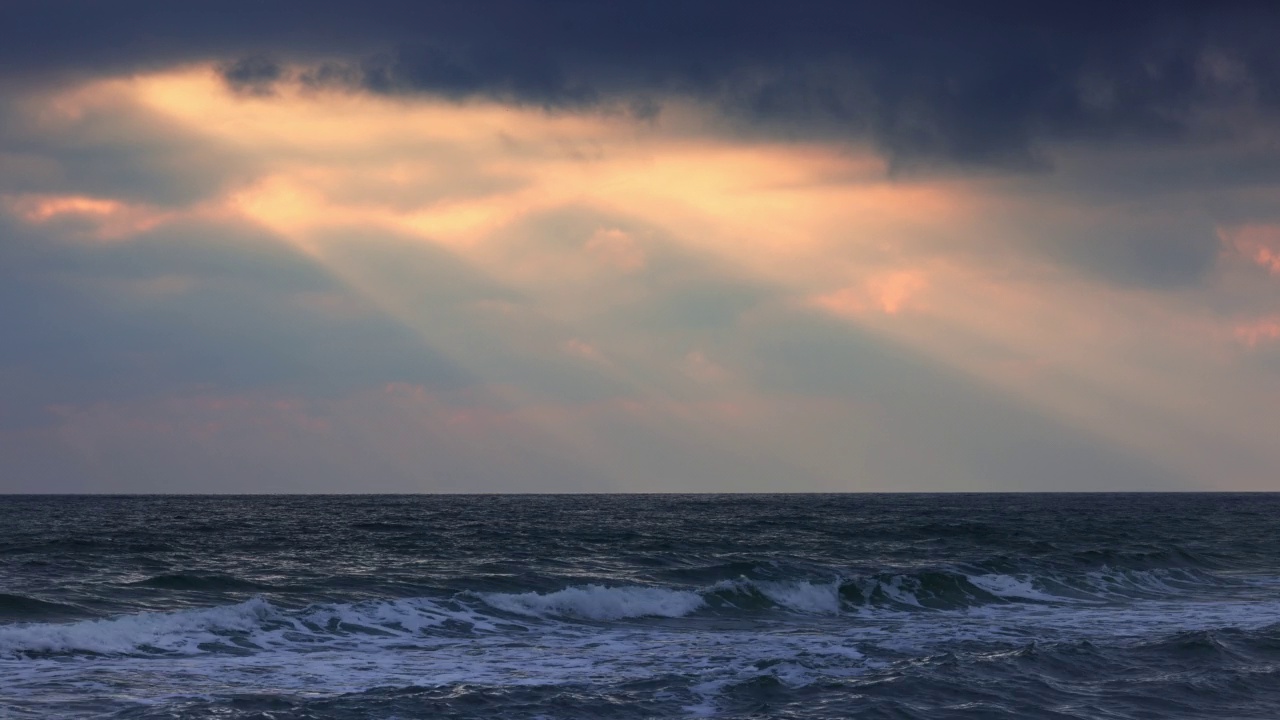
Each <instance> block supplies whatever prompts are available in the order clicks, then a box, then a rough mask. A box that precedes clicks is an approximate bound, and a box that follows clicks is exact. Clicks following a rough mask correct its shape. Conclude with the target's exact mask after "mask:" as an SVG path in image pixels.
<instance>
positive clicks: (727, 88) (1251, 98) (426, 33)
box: [0, 0, 1280, 168]
mask: <svg viewBox="0 0 1280 720" xmlns="http://www.w3.org/2000/svg"><path fill="white" fill-rule="evenodd" d="M1278 20H1280V8H1277V6H1275V5H1274V4H1268V3H1175V2H1129V3H1101V2H1073V3H1054V4H1045V3H1023V2H984V3H948V2H932V3H926V2H894V3H881V2H874V3H873V2H865V3H840V2H696V3H688V2H646V3H640V2H631V3H599V2H469V3H445V2H440V3H431V2H408V1H402V2H394V1H393V2H386V1H384V2H377V1H372V2H360V3H351V2H334V1H333V0H317V1H315V2H267V3H263V2H236V1H226V0H224V1H222V2H217V3H209V2H183V3H163V2H142V1H138V0H134V1H132V2H129V1H121V2H111V3H103V2H89V1H81V2H76V1H70V0H69V1H64V2H59V1H57V0H39V1H31V2H10V3H7V4H6V7H5V9H4V10H0V27H3V28H4V29H3V30H0V68H2V69H0V73H3V75H4V79H5V81H6V82H10V83H12V82H22V81H24V80H28V81H30V80H35V81H37V82H47V81H48V79H50V78H58V77H61V78H67V77H76V76H80V75H83V74H91V73H98V72H109V73H110V72H127V71H136V70H146V69H153V68H156V67H158V66H165V65H168V64H172V63H177V62H182V61H188V60H210V59H213V60H217V61H219V62H221V63H222V64H223V67H224V70H225V75H226V78H227V80H228V81H229V82H230V83H232V84H233V85H235V86H237V87H239V88H241V89H243V90H245V91H247V92H254V93H265V92H269V91H270V88H271V85H272V83H274V82H276V81H278V80H279V79H281V78H282V77H283V76H284V74H285V73H284V69H283V67H282V63H301V64H304V65H306V66H309V67H310V70H309V71H307V72H306V73H305V76H304V80H306V81H308V82H313V83H321V84H344V85H354V86H359V87H362V88H365V89H368V90H371V91H374V92H380V93H407V92H429V93H437V94H442V95H445V96H448V97H457V98H462V97H467V96H475V95H481V96H493V97H498V98H501V99H505V100H511V101H517V102H523V103H531V104H535V105H544V106H548V107H564V106H572V107H576V106H582V105H591V104H596V103H602V102H624V103H626V104H628V105H629V106H630V107H632V108H633V109H635V110H636V111H637V112H641V113H646V112H652V111H654V109H655V108H656V107H657V106H656V105H655V104H654V103H655V102H656V101H660V100H661V99H662V98H664V97H667V96H671V95H684V96H694V97H697V98H700V99H706V100H711V101H712V102H714V103H716V104H718V105H720V106H722V107H723V108H724V109H726V110H727V111H729V114H730V116H732V117H734V118H737V119H739V120H743V121H745V123H744V124H745V125H746V126H748V127H751V128H756V129H766V130H769V131H771V132H776V133H781V134H788V133H792V134H804V135H806V136H812V135H813V134H814V133H823V134H829V135H834V136H841V135H846V136H851V137H857V138H864V139H870V140H871V141H872V142H874V143H875V144H876V145H877V146H878V147H880V148H881V149H882V150H883V151H884V152H885V153H886V154H887V155H888V156H889V157H890V158H891V159H892V160H893V161H894V162H895V163H896V164H898V165H899V166H909V165H912V164H921V163H925V164H927V163H934V162H938V161H943V162H947V163H961V164H979V165H996V166H1001V167H1006V168H1034V167H1037V166H1040V165H1041V164H1042V163H1043V159H1042V157H1041V156H1040V152H1039V145H1040V143H1042V142H1045V141H1064V140H1065V141H1071V140H1087V141H1094V142H1126V143H1127V142H1135V141H1162V140H1164V141H1168V140H1181V141H1186V140H1188V139H1191V138H1193V137H1200V136H1202V135H1207V134H1212V133H1215V132H1216V133H1221V132H1227V131H1228V129H1230V128H1235V129H1236V130H1239V128H1240V124H1239V122H1238V120H1239V119H1240V117H1241V116H1242V115H1249V116H1252V117H1254V118H1255V119H1256V116H1257V115H1259V114H1261V115H1266V116H1270V115H1272V114H1273V113H1274V112H1275V111H1276V109H1277V106H1278V105H1280V52H1278V51H1277V50H1276V47H1277V46H1276V43H1275V33H1274V31H1275V29H1276V28H1277V27H1280V22H1278ZM1224 114H1225V115H1230V116H1231V117H1232V118H1233V119H1234V120H1233V121H1231V122H1228V121H1227V120H1226V119H1224V118H1223V115H1224Z"/></svg>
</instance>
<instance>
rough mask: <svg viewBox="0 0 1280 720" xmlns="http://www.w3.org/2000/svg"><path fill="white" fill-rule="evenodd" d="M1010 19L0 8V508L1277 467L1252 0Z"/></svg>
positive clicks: (1274, 89)
mask: <svg viewBox="0 0 1280 720" xmlns="http://www.w3.org/2000/svg"><path fill="white" fill-rule="evenodd" d="M1046 5H1047V4H1045V3H1026V2H1008V3H1004V2H979V3H953V2H938V3H921V2H892V3H887V2H867V3H844V2H823V3H808V2H798V1H795V0H790V1H788V2H767V3H757V2H741V1H738V2H649V3H640V2H599V1H598V0H597V1H592V2H466V3H454V2H440V3H430V2H417V1H415V2H409V1H408V0H406V1H404V2H386V1H381V0H362V1H361V2H336V1H333V0H317V1H310V2H259V1H257V0H253V1H247V0H246V1H238V0H223V1H221V2H216V3H210V2H199V1H196V0H189V1H184V2H158V1H157V2H147V1H142V0H120V1H117V2H89V1H88V0H85V1H84V2H63V1H60V0H32V1H26V0H9V1H8V2H5V3H4V4H3V5H2V6H0V458H2V459H3V466H2V467H0V492H3V491H7V492H32V491H36V492H44V491H56V492H417V491H450V492H457V491H486V492H492V491H498V492H501V491H519V492H530V491H627V492H647V491H857V490H868V491H882V490H928V491H932V490H966V491H968V490H974V491H976V490H1111V489H1116V490H1195V489H1201V490H1257V489H1265V490H1280V430H1277V428H1280V50H1278V49H1277V48H1278V47H1280V45H1277V42H1276V38H1277V37H1280V9H1277V6H1275V5H1274V4H1272V3H1240V4H1234V5H1233V4H1231V3H1212V4H1211V3H1175V2H1153V3H1141V2H1128V3H1120V4H1116V3H1101V2H1100V3H1089V2H1072V3H1055V4H1053V6H1054V7H1046ZM1117 5H1119V6H1120V7H1119V8H1117ZM1055 8H1056V9H1055Z"/></svg>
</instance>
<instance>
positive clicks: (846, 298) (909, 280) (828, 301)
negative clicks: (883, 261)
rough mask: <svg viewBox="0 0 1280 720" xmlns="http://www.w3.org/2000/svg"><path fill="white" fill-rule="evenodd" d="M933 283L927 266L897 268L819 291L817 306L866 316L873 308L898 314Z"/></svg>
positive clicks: (814, 300)
mask: <svg viewBox="0 0 1280 720" xmlns="http://www.w3.org/2000/svg"><path fill="white" fill-rule="evenodd" d="M928 286H929V281H928V276H927V275H926V273H925V272H924V271H923V270H914V269H913V270H893V271H889V272H885V273H880V274H876V275H872V276H871V277H869V278H867V279H866V280H864V281H863V282H862V283H861V284H859V285H856V286H852V287H846V288H842V289H840V290H836V291H835V292H832V293H827V294H825V295H818V296H816V297H814V298H813V299H812V300H811V302H812V304H813V305H814V306H816V307H818V308H820V309H822V310H825V311H827V312H829V313H832V314H835V315H843V316H862V315H866V314H868V313H870V312H873V311H874V312H879V313H882V314H884V315H897V314H898V313H900V312H902V311H903V310H906V309H907V308H908V307H910V306H911V305H912V303H913V302H915V301H916V300H917V299H918V297H919V295H920V294H921V292H923V291H924V290H925V289H926V288H927V287H928Z"/></svg>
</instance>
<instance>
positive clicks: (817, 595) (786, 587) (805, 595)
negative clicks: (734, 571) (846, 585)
mask: <svg viewBox="0 0 1280 720" xmlns="http://www.w3.org/2000/svg"><path fill="white" fill-rule="evenodd" d="M753 584H754V585H755V586H756V588H757V589H759V590H760V592H761V594H763V595H764V596H765V597H767V598H769V599H770V600H772V601H774V602H775V603H777V604H779V605H781V606H783V607H785V608H788V609H790V610H797V611H799V612H805V613H818V614H824V615H835V614H837V613H839V612H840V582H839V581H838V580H836V581H832V582H829V583H813V582H809V581H807V580H802V581H799V582H767V581H757V582H755V583H753Z"/></svg>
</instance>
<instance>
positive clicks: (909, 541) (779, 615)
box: [0, 495, 1280, 719]
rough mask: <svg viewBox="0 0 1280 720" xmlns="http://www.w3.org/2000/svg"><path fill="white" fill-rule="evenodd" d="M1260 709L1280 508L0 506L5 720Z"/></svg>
mask: <svg viewBox="0 0 1280 720" xmlns="http://www.w3.org/2000/svg"><path fill="white" fill-rule="evenodd" d="M690 716H713V717H726V718H746V717H753V718H765V717H770V718H772V717H796V718H845V717H865V718H1275V717H1280V496H1272V495H906V496H904V495H838V496H832V495H827V496H820V495H805V496H796V495H773V496H444V497H442V496H412V497H404V496H395V497H390V496H381V497H360V496H348V497H319V496H308V497H12V496H10V497H0V717H4V718H10V717H13V718H25V717H41V718H44V717H56V718H76V717H109V718H188V717H190V718H202V717H210V718H213V717H216V718H264V719H265V718H276V719H283V718H436V717H444V718H650V717H659V718H665V717H690Z"/></svg>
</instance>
